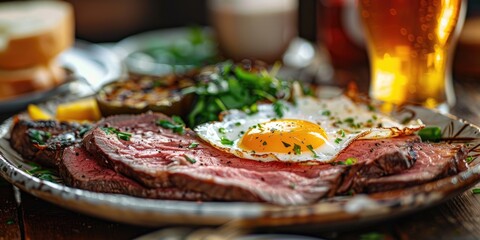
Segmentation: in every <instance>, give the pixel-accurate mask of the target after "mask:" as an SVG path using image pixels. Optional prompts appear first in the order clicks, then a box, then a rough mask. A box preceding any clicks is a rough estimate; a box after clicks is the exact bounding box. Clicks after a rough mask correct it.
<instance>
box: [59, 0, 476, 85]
mask: <svg viewBox="0 0 480 240" xmlns="http://www.w3.org/2000/svg"><path fill="white" fill-rule="evenodd" d="M68 2H70V3H72V4H73V6H74V9H75V18H76V19H75V20H76V35H77V36H76V37H77V38H79V39H83V40H87V41H90V42H95V43H99V42H117V41H119V40H121V39H123V38H125V37H127V36H130V35H134V34H138V33H141V32H145V31H149V30H156V29H163V28H174V27H182V26H192V25H199V26H207V25H210V24H211V17H209V14H208V2H207V1H206V0H195V1H191V0H190V1H189V0H176V1H167V0H101V1H97V0H68ZM353 2H354V0H299V1H298V21H297V27H298V35H299V36H300V37H301V38H303V39H306V40H308V41H310V42H312V43H319V44H320V45H323V46H326V47H327V48H330V49H329V51H330V54H331V55H332V56H331V57H332V58H331V59H330V61H331V62H332V64H333V65H334V67H335V68H340V69H347V70H349V69H348V68H350V66H355V65H356V64H358V63H359V62H364V63H365V62H366V60H365V59H366V53H365V50H364V47H363V46H358V45H357V44H356V43H355V41H354V40H352V39H349V38H351V37H352V36H351V35H352V34H350V33H349V29H350V30H351V29H352V27H349V26H343V25H342V24H344V22H342V20H341V19H342V18H344V15H348V14H352V11H349V10H348V9H349V6H350V9H351V5H352V4H353ZM479 19H480V1H478V0H468V10H467V21H466V25H465V26H469V28H470V31H469V32H470V33H469V34H467V36H465V37H463V38H462V37H461V38H460V41H459V44H458V47H457V54H456V58H455V61H454V71H455V72H456V73H457V74H461V75H466V76H480V70H479V68H478V66H480V57H476V56H480V47H479V46H480V20H479ZM469 22H470V23H469ZM357 24H358V23H357ZM354 27H355V26H354ZM357 27H358V26H357ZM322 29H323V30H322ZM325 29H333V31H331V32H330V33H327V32H325ZM345 29H347V30H345ZM338 31H340V33H339V32H338ZM342 31H343V33H342ZM345 32H346V33H345ZM350 32H351V31H350ZM472 32H473V34H472ZM328 34H331V36H330V37H329V36H328ZM342 34H345V36H342ZM465 38H466V39H465ZM342 39H343V40H342ZM329 40H330V41H334V43H329V42H328V41H329ZM329 44H334V45H335V46H336V48H337V49H338V51H337V52H335V49H333V50H332V46H330V45H329ZM335 46H334V47H333V48H335ZM348 72H351V71H350V70H349V71H347V72H346V74H343V73H342V71H340V72H338V71H337V76H336V78H337V79H340V80H339V81H340V82H348V81H350V80H352V78H355V76H356V75H357V74H358V73H356V72H355V71H353V72H354V75H353V76H352V75H348ZM360 75H361V73H360ZM343 78H344V79H343ZM342 79H343V80H342Z"/></svg>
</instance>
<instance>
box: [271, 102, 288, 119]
mask: <svg viewBox="0 0 480 240" xmlns="http://www.w3.org/2000/svg"><path fill="white" fill-rule="evenodd" d="M284 109H285V105H284V104H283V103H282V102H281V101H276V102H274V103H273V111H275V114H277V116H278V117H279V118H282V117H283V110H284Z"/></svg>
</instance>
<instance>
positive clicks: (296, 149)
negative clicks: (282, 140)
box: [293, 144, 302, 155]
mask: <svg viewBox="0 0 480 240" xmlns="http://www.w3.org/2000/svg"><path fill="white" fill-rule="evenodd" d="M293 152H294V153H295V155H300V154H301V153H302V148H301V147H300V145H297V144H294V145H293Z"/></svg>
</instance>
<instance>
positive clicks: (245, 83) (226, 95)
mask: <svg viewBox="0 0 480 240" xmlns="http://www.w3.org/2000/svg"><path fill="white" fill-rule="evenodd" d="M275 75H276V72H275V71H271V72H268V71H267V68H265V67H263V66H262V65H259V64H256V63H252V62H242V63H239V64H234V63H232V62H231V61H226V62H222V63H219V64H217V65H216V66H215V68H214V69H213V70H212V72H210V73H208V74H200V75H199V76H198V77H197V78H198V81H197V84H196V85H195V86H192V87H189V88H185V89H184V90H182V93H184V94H188V93H193V94H194V95H195V97H196V101H195V103H194V105H193V107H192V111H190V114H189V115H188V125H189V126H190V127H195V126H197V125H199V124H201V123H205V122H210V121H216V120H218V115H219V113H220V112H221V111H223V110H226V109H242V110H243V111H245V112H246V113H249V114H251V113H256V112H258V106H257V104H256V103H257V102H259V101H269V102H272V103H273V104H274V108H275V109H274V110H275V113H276V114H277V115H279V116H281V115H283V110H284V105H283V104H281V101H279V100H287V99H290V97H291V94H290V93H291V87H292V84H293V82H292V81H281V80H279V79H277V77H276V76H275Z"/></svg>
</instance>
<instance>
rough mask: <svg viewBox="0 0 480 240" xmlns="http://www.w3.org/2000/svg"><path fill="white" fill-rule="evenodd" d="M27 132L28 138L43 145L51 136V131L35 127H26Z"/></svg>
mask: <svg viewBox="0 0 480 240" xmlns="http://www.w3.org/2000/svg"><path fill="white" fill-rule="evenodd" d="M27 134H28V136H29V137H30V140H32V142H33V143H36V144H38V145H45V143H46V142H47V140H48V139H49V138H51V137H52V133H50V132H45V131H42V130H37V129H28V131H27Z"/></svg>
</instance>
